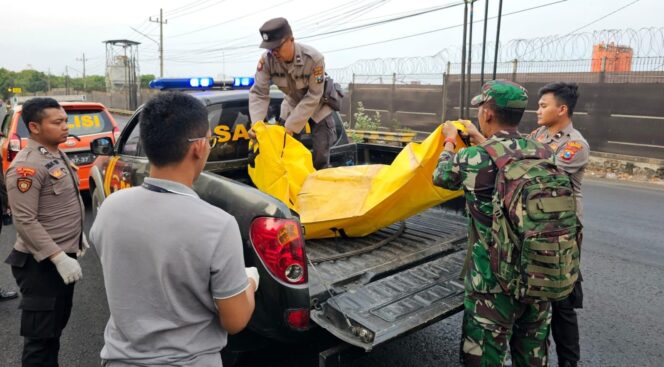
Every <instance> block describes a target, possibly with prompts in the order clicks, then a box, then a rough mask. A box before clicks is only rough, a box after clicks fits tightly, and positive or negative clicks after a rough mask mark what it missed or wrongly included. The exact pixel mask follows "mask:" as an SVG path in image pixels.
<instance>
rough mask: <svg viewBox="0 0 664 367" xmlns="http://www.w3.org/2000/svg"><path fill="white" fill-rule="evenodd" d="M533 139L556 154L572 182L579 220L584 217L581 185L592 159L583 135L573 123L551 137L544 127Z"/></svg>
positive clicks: (535, 133) (558, 161) (558, 163)
mask: <svg viewBox="0 0 664 367" xmlns="http://www.w3.org/2000/svg"><path fill="white" fill-rule="evenodd" d="M530 137H531V138H532V139H535V140H537V141H538V142H540V143H543V144H547V145H549V147H551V150H553V151H554V152H555V161H556V166H558V167H559V168H560V169H562V170H563V171H565V173H567V174H568V175H569V177H570V180H571V181H572V188H573V189H574V196H575V197H576V208H577V214H578V216H579V218H582V217H583V202H582V198H583V194H582V192H581V184H582V182H583V175H584V173H585V171H586V166H587V165H588V160H589V159H590V146H589V145H588V142H587V141H586V139H585V138H584V137H583V135H581V133H580V132H579V131H578V130H576V129H575V128H574V126H573V125H572V123H570V124H569V125H567V126H566V127H565V128H564V129H562V130H560V131H559V132H558V133H556V134H554V135H549V131H548V129H547V127H546V126H542V127H540V128H538V129H537V130H535V131H533V132H532V133H530Z"/></svg>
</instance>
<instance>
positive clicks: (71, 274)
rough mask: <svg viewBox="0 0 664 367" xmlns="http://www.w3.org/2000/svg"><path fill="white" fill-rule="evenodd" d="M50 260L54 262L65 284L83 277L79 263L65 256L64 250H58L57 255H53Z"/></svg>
mask: <svg viewBox="0 0 664 367" xmlns="http://www.w3.org/2000/svg"><path fill="white" fill-rule="evenodd" d="M51 261H52V262H53V264H55V268H56V269H57V270H58V273H59V274H60V276H61V277H62V280H63V281H64V282H65V284H70V283H74V282H76V281H79V280H81V279H82V278H83V270H81V265H79V264H78V261H76V260H75V259H72V258H71V257H69V256H67V254H65V253H64V251H60V252H59V253H58V254H57V255H55V256H53V257H52V258H51Z"/></svg>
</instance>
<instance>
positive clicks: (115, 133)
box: [113, 126, 120, 143]
mask: <svg viewBox="0 0 664 367" xmlns="http://www.w3.org/2000/svg"><path fill="white" fill-rule="evenodd" d="M119 138H120V129H118V127H117V126H116V127H114V128H113V143H117V141H118V139H119Z"/></svg>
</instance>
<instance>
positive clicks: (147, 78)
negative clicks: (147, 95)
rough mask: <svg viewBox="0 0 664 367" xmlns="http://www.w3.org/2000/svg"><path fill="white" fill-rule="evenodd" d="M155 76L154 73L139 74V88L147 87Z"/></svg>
mask: <svg viewBox="0 0 664 367" xmlns="http://www.w3.org/2000/svg"><path fill="white" fill-rule="evenodd" d="M156 78H157V77H156V76H154V74H144V75H141V88H147V87H148V86H149V84H150V82H151V81H153V80H155V79H156Z"/></svg>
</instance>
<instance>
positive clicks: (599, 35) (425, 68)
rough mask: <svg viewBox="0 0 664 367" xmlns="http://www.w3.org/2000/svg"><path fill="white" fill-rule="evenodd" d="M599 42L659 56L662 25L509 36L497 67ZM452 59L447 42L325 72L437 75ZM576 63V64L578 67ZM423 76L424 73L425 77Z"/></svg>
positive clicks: (543, 59) (343, 76)
mask: <svg viewBox="0 0 664 367" xmlns="http://www.w3.org/2000/svg"><path fill="white" fill-rule="evenodd" d="M600 44H603V45H614V46H627V47H630V48H631V49H632V51H633V57H634V58H635V59H644V60H645V59H649V58H659V57H663V56H664V27H649V28H641V29H631V28H628V29H604V30H597V31H590V32H580V33H575V34H567V35H554V36H546V37H537V38H531V39H513V40H510V41H507V42H505V43H504V44H503V43H500V45H499V47H498V61H497V62H498V65H499V67H498V68H499V70H500V71H499V72H504V73H508V72H510V70H511V68H512V66H511V65H512V64H513V63H514V60H517V62H519V63H522V64H524V63H525V64H528V65H530V67H534V65H538V63H540V64H541V65H542V67H547V68H550V67H551V64H547V63H550V62H551V60H559V61H566V60H573V61H579V60H590V59H591V58H592V53H593V47H594V46H596V45H600ZM494 47H495V42H487V44H486V50H487V55H493V50H494ZM481 56H482V44H481V43H480V44H474V45H473V47H472V59H473V60H480V59H481ZM488 57H490V58H493V57H492V56H488ZM458 60H461V47H452V48H446V49H443V50H441V51H439V52H437V53H436V54H434V55H431V56H418V57H392V58H375V59H361V60H358V61H355V62H354V63H352V64H350V65H348V66H346V67H343V68H336V69H328V73H329V74H330V75H332V76H333V77H334V78H335V80H338V81H339V82H341V83H344V84H345V83H349V82H351V81H352V80H353V75H356V76H357V75H364V76H381V77H382V78H381V79H385V78H386V77H387V78H391V77H392V75H394V74H396V75H402V76H403V75H413V76H414V75H421V76H422V77H425V78H432V79H435V78H438V79H440V78H441V77H440V75H441V74H442V73H445V72H447V71H448V70H447V68H448V67H449V68H450V70H449V72H450V73H455V72H458V71H459V70H460V66H461V65H460V63H459V62H458ZM448 63H449V66H448ZM493 64H494V61H493V60H487V62H485V72H486V73H489V72H490V70H492V68H493ZM642 64H643V65H648V64H649V63H646V62H643V63H642ZM583 65H584V66H583V67H585V64H583ZM480 67H481V65H480V64H479V63H478V62H477V63H475V62H474V63H473V65H472V72H473V73H479V70H480ZM581 68H582V67H581V66H580V67H579V71H581ZM660 69H661V68H660ZM427 75H429V77H426V76H427Z"/></svg>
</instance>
